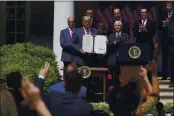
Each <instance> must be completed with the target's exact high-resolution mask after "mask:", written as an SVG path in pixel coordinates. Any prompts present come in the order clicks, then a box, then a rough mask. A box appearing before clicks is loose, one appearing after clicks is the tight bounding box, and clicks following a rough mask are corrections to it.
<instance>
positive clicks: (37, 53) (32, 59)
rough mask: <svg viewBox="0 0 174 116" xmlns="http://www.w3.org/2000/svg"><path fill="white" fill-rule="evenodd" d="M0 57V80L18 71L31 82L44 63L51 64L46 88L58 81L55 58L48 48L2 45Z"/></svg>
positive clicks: (20, 44) (18, 44)
mask: <svg viewBox="0 0 174 116" xmlns="http://www.w3.org/2000/svg"><path fill="white" fill-rule="evenodd" d="M0 55H1V63H0V64H1V73H0V76H1V78H4V79H5V78H6V77H5V76H6V75H7V74H9V73H10V72H12V71H20V72H21V74H23V75H28V76H29V77H30V79H31V80H32V81H33V80H34V79H35V78H36V77H37V76H38V73H39V70H40V68H41V67H42V66H43V65H44V64H45V62H49V63H50V64H51V67H50V73H49V75H48V79H47V80H46V83H45V85H46V86H48V85H50V84H52V83H54V82H55V81H57V80H59V79H60V75H59V70H58V66H57V62H56V56H55V54H54V52H53V51H52V50H50V49H48V48H45V47H42V46H36V45H33V44H31V43H17V44H13V45H4V46H3V47H2V48H1V54H0Z"/></svg>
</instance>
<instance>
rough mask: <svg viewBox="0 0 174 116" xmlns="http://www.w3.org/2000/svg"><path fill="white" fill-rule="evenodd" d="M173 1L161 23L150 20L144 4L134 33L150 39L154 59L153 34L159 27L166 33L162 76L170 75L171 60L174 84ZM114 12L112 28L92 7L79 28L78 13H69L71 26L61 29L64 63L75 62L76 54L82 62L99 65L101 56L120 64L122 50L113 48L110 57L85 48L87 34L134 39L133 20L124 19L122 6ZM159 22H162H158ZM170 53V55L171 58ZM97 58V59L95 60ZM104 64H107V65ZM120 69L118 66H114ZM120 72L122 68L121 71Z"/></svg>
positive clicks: (139, 39) (142, 40) (112, 41)
mask: <svg viewBox="0 0 174 116" xmlns="http://www.w3.org/2000/svg"><path fill="white" fill-rule="evenodd" d="M173 8H174V7H173V4H172V2H167V3H166V11H165V12H164V13H163V15H161V16H162V17H161V18H160V22H161V23H160V24H156V22H154V21H152V20H150V19H149V18H148V9H146V8H142V9H141V12H140V17H141V18H140V19H139V20H137V21H136V22H135V24H134V28H133V30H134V37H135V42H136V43H148V44H149V46H150V48H151V51H150V52H151V59H154V57H153V51H154V49H155V47H154V42H153V37H154V36H155V33H156V27H159V29H161V30H162V32H163V37H162V40H161V52H162V65H163V66H162V68H163V69H162V72H163V73H162V74H163V75H162V77H163V79H167V71H168V64H169V63H168V61H170V64H171V71H170V72H171V85H170V86H173V84H174V74H173V73H174V60H173V59H174V13H173ZM113 13H114V16H113V22H112V23H110V24H109V25H108V27H107V28H108V30H107V31H106V27H104V26H101V22H98V21H97V20H96V19H95V18H94V13H93V10H92V9H86V11H85V16H83V18H82V27H80V28H75V19H74V17H69V18H68V20H67V23H68V27H67V28H65V29H63V30H61V33H60V45H61V47H62V48H63V49H62V61H63V63H64V66H67V65H68V64H69V63H71V59H72V57H74V60H75V63H76V64H77V65H78V66H83V65H87V66H95V64H96V63H97V61H99V60H101V61H102V62H103V63H105V64H106V66H109V67H112V66H115V65H116V64H117V62H116V59H117V57H118V53H117V52H118V50H117V49H114V50H113V49H112V50H110V51H107V55H106V56H107V59H106V57H101V55H99V57H97V58H98V60H97V59H96V55H95V54H89V53H87V52H86V51H83V50H82V40H83V35H84V34H90V35H98V34H99V35H106V36H107V39H108V41H106V43H107V46H108V48H109V46H111V45H113V44H117V43H120V42H127V41H130V38H129V35H130V27H129V23H128V22H127V21H125V20H123V19H122V17H121V13H120V9H119V8H115V9H114V11H113ZM156 25H158V26H156ZM169 56H170V58H169ZM94 59H95V60H94ZM105 64H103V65H105ZM111 69H114V70H115V71H113V72H118V71H116V70H117V68H115V67H114V68H111ZM118 73H119V72H118Z"/></svg>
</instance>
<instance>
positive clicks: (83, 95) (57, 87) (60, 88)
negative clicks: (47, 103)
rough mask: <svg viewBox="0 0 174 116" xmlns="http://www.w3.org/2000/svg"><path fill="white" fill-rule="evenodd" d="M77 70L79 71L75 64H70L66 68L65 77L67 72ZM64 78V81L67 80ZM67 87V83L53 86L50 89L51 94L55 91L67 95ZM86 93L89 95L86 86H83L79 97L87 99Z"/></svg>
mask: <svg viewBox="0 0 174 116" xmlns="http://www.w3.org/2000/svg"><path fill="white" fill-rule="evenodd" d="M76 70H77V67H76V66H74V65H73V64H69V65H68V66H67V67H65V68H64V71H63V73H64V74H63V75H65V74H66V73H67V72H71V71H76ZM63 78H64V79H63V80H66V79H65V76H63ZM65 85H66V81H62V82H58V83H56V84H54V85H51V86H50V88H49V92H50V91H53V90H54V91H59V92H62V93H65V92H66V90H65ZM86 93H87V88H86V87H85V86H81V87H80V91H79V93H78V97H80V98H86Z"/></svg>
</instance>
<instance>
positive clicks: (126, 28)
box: [108, 19, 130, 35]
mask: <svg viewBox="0 0 174 116" xmlns="http://www.w3.org/2000/svg"><path fill="white" fill-rule="evenodd" d="M115 21H116V20H115V19H114V20H113V21H112V23H109V25H108V34H111V33H113V25H114V22H115ZM121 22H122V26H123V27H122V32H123V33H126V34H128V35H130V27H129V23H128V22H127V21H125V20H121Z"/></svg>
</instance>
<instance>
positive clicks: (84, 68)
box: [79, 66, 91, 79]
mask: <svg viewBox="0 0 174 116" xmlns="http://www.w3.org/2000/svg"><path fill="white" fill-rule="evenodd" d="M79 73H80V74H81V75H82V77H83V78H84V79H86V78H88V77H90V76H91V70H90V69H89V67H88V66H82V67H80V68H79Z"/></svg>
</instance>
